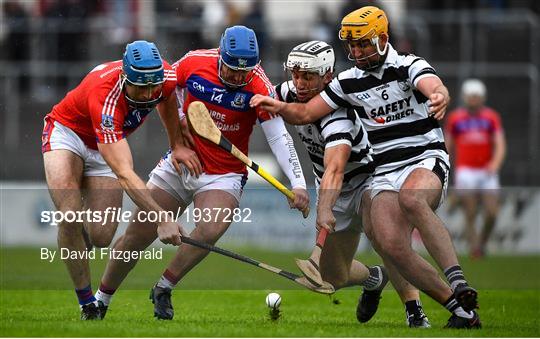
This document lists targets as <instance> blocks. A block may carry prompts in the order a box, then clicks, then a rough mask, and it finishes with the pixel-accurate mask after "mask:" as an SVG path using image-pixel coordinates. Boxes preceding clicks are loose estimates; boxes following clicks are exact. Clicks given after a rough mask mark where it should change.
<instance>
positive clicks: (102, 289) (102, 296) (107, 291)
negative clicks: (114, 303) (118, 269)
mask: <svg viewBox="0 0 540 339" xmlns="http://www.w3.org/2000/svg"><path fill="white" fill-rule="evenodd" d="M114 292H116V289H114V288H108V287H107V286H106V285H104V284H103V283H101V284H100V285H99V289H98V291H97V293H96V300H99V301H101V302H102V303H103V304H104V305H105V306H109V304H110V303H111V299H112V297H113V294H114Z"/></svg>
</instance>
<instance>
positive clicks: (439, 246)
mask: <svg viewBox="0 0 540 339" xmlns="http://www.w3.org/2000/svg"><path fill="white" fill-rule="evenodd" d="M424 163H425V164H426V165H428V164H429V163H433V166H430V165H429V167H432V169H428V168H422V167H418V168H415V169H414V170H412V172H411V173H410V174H409V175H408V176H407V178H406V179H405V181H404V183H403V185H402V186H401V190H400V192H399V198H398V199H399V207H400V209H401V210H402V211H403V214H404V216H405V217H406V219H407V220H408V222H409V223H408V224H412V225H415V227H416V228H417V229H418V231H419V232H420V235H421V236H422V241H423V243H424V245H425V247H426V249H427V250H428V252H429V254H430V255H431V256H432V257H433V259H434V260H435V262H436V263H437V265H438V266H439V268H440V269H441V270H442V271H443V272H444V274H445V275H446V278H447V279H448V282H449V283H450V286H451V288H452V290H453V291H454V293H455V295H456V298H457V299H458V300H459V302H460V304H461V305H462V306H463V307H464V308H465V309H466V310H467V311H470V310H473V309H474V308H476V307H477V293H476V291H475V290H474V289H473V288H471V287H469V286H468V283H467V280H465V276H464V274H463V270H462V269H461V266H460V265H459V262H458V259H457V255H456V251H455V249H454V246H453V243H452V239H451V238H450V233H449V232H448V230H447V229H446V227H445V225H444V224H443V222H442V220H441V219H440V218H439V217H438V216H437V215H436V214H435V212H434V209H436V208H437V206H438V205H439V202H440V201H441V199H442V195H443V193H444V192H443V183H445V182H446V173H447V170H445V169H444V168H443V165H441V164H439V160H437V159H427V160H425V161H424ZM407 280H409V281H410V282H412V281H411V280H410V279H409V278H408V277H407ZM415 285H416V286H417V287H419V288H420V289H423V288H422V287H420V286H419V285H417V284H415Z"/></svg>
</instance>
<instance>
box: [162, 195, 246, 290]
mask: <svg viewBox="0 0 540 339" xmlns="http://www.w3.org/2000/svg"><path fill="white" fill-rule="evenodd" d="M236 207H238V201H237V200H236V198H235V197H234V196H233V195H231V194H230V193H228V192H226V191H223V190H208V191H203V192H200V193H198V194H197V195H195V197H194V199H193V208H194V209H197V210H199V211H200V212H201V221H199V222H198V223H196V224H197V227H195V229H194V230H193V231H192V232H191V234H190V237H191V238H193V239H195V240H199V241H201V242H204V243H207V244H211V245H213V244H215V243H216V242H217V241H218V240H219V238H221V236H222V235H223V233H225V231H226V230H227V229H228V228H229V225H230V224H231V220H232V219H231V218H232V217H231V215H230V214H229V218H227V219H226V220H224V217H226V216H227V214H228V211H233V210H234V209H235V208H236ZM205 219H206V220H209V221H206V220H205ZM208 253H209V252H208V251H207V250H205V249H201V248H198V247H194V246H191V245H187V244H182V245H180V247H179V248H178V251H177V253H176V255H175V257H174V258H173V259H172V261H171V262H170V263H169V265H168V266H167V270H168V271H169V272H170V273H171V275H173V276H174V277H175V280H176V281H179V280H180V279H182V278H183V277H184V276H185V275H186V274H187V273H188V272H189V271H190V270H191V269H192V268H193V267H195V266H196V265H197V264H198V263H199V262H200V261H201V260H202V259H204V258H205V257H206V256H207V255H208Z"/></svg>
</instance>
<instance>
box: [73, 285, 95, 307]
mask: <svg viewBox="0 0 540 339" xmlns="http://www.w3.org/2000/svg"><path fill="white" fill-rule="evenodd" d="M75 293H76V294H77V299H79V305H81V306H82V305H86V304H90V303H92V302H94V301H96V298H94V293H92V287H91V286H90V285H88V286H86V287H85V288H81V289H80V290H78V289H75Z"/></svg>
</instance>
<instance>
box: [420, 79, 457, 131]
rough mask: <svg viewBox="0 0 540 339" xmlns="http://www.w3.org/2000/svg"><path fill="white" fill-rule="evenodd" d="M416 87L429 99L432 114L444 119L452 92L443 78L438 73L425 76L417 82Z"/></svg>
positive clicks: (436, 117)
mask: <svg viewBox="0 0 540 339" xmlns="http://www.w3.org/2000/svg"><path fill="white" fill-rule="evenodd" d="M416 88H417V89H418V90H419V91H420V92H421V93H422V94H424V95H425V96H426V97H427V98H428V99H429V101H430V115H432V116H433V117H434V118H435V119H437V120H442V118H444V115H445V114H446V109H447V108H448V105H449V104H450V93H448V89H447V88H446V86H445V85H444V84H443V83H442V81H441V79H440V78H439V77H438V76H436V75H431V76H426V77H423V78H421V79H420V80H419V81H418V83H417V84H416Z"/></svg>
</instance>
